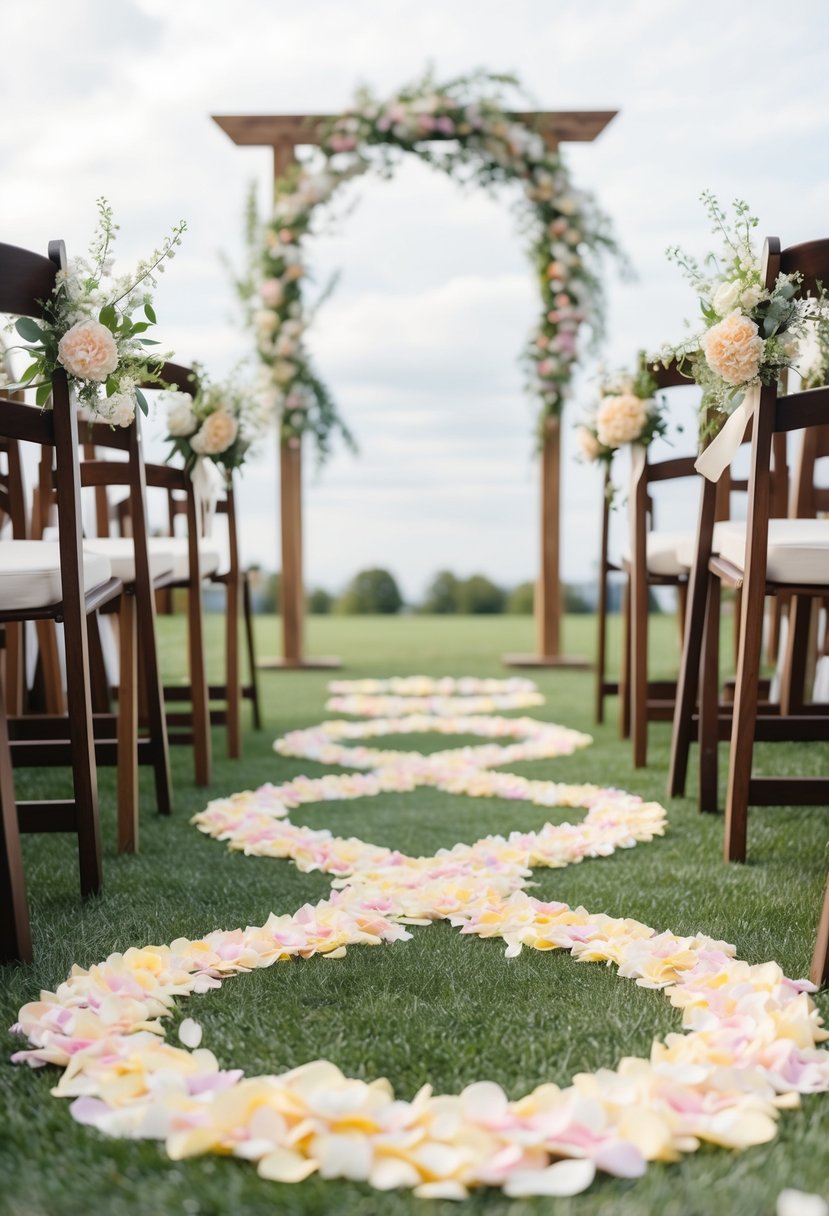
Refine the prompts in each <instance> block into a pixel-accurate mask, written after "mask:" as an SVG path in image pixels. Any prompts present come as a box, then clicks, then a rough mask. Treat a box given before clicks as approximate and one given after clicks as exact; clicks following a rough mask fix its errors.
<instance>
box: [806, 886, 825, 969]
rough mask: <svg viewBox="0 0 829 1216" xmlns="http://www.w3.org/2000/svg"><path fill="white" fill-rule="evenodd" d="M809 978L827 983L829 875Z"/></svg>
mask: <svg viewBox="0 0 829 1216" xmlns="http://www.w3.org/2000/svg"><path fill="white" fill-rule="evenodd" d="M809 978H810V979H811V981H812V983H813V984H819V985H822V984H829V877H827V879H826V894H825V895H824V897H823V908H822V910H821V914H820V921H819V923H818V930H817V941H816V942H815V953H814V955H813V957H812V970H811V972H810V975H809Z"/></svg>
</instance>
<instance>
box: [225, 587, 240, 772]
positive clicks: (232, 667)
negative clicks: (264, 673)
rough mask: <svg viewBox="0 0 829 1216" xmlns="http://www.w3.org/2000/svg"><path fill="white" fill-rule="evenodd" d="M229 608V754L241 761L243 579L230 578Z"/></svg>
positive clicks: (227, 639)
mask: <svg viewBox="0 0 829 1216" xmlns="http://www.w3.org/2000/svg"><path fill="white" fill-rule="evenodd" d="M226 587H227V603H226V605H225V705H226V713H227V754H228V757H229V759H231V760H238V759H239V757H240V756H241V755H242V719H241V709H242V706H241V698H242V679H241V667H240V663H239V657H240V656H239V589H240V588H239V578H238V576H237V577H236V578H233V577H228V580H227V583H226Z"/></svg>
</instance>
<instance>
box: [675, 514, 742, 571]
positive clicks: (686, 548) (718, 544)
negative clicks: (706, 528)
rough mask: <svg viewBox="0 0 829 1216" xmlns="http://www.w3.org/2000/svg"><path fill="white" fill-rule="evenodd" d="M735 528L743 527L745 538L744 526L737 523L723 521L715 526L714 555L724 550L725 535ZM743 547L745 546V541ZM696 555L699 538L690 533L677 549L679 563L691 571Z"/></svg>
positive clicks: (712, 546)
mask: <svg viewBox="0 0 829 1216" xmlns="http://www.w3.org/2000/svg"><path fill="white" fill-rule="evenodd" d="M735 527H736V528H738V529H739V528H741V527H742V528H743V531H742V533H741V535H742V536H743V537H745V528H744V526H743V525H741V524H739V523H737V522H735V521H734V520H730V519H723V520H720V522H719V523H716V524H714V535H713V538H712V541H711V552H712V553H719V552H720V550H721V548H722V540H723V535H724V533H725V532H727V531H728V529H729V528H735ZM743 545H745V539H744V540H743ZM696 553H697V536H696V533H695V532H689V533H688V535H687V536H686V537H685V539H684V540H682V541H680V543H679V544H678V545H677V547H676V555H677V558H678V559H679V561H680V562H681V563H682V565H683V566H684V567H685V569H686V570H690V569H691V567H692V566H693V564H694V558H695V557H696Z"/></svg>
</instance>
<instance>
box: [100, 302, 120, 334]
mask: <svg viewBox="0 0 829 1216" xmlns="http://www.w3.org/2000/svg"><path fill="white" fill-rule="evenodd" d="M98 320H99V321H100V322H101V324H102V325H106V327H107V329H109V330H111V331H112V332H113V333H115V331H116V330H117V328H118V313H117V312H116V311H115V308H114V307H113V305H112V304H105V305H104V307H103V308H102V309H101V311H100V312H99V313H98Z"/></svg>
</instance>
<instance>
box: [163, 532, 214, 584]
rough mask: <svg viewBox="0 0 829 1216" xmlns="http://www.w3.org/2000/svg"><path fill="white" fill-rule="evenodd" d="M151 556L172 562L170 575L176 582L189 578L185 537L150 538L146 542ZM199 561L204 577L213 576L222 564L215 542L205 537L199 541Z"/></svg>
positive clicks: (187, 546) (187, 545) (187, 549)
mask: <svg viewBox="0 0 829 1216" xmlns="http://www.w3.org/2000/svg"><path fill="white" fill-rule="evenodd" d="M147 544H148V547H149V550H150V553H151V554H152V555H153V556H156V557H160V558H163V559H165V560H168V561H170V560H171V561H172V574H173V578H174V579H175V581H176V582H180V581H183V580H185V579H187V578H188V577H189V574H190V565H189V553H190V550H189V541H188V540H187V537H186V536H151V537H150V538H149V540H148V541H147ZM199 559H200V561H201V572H202V575H203V576H204V577H208V576H209V575H211V574H215V573H216V571H217V570H218V569H219V566H220V565H221V562H222V551H221V548H220V546H219V545H218V544H217V543H216V541H214V540H211V539H210V537H208V536H205V537H202V539H201V540H200V541H199Z"/></svg>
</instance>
